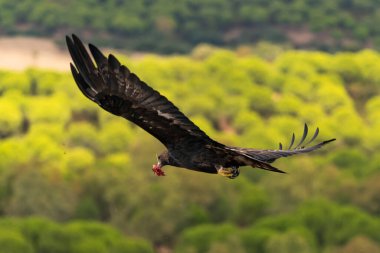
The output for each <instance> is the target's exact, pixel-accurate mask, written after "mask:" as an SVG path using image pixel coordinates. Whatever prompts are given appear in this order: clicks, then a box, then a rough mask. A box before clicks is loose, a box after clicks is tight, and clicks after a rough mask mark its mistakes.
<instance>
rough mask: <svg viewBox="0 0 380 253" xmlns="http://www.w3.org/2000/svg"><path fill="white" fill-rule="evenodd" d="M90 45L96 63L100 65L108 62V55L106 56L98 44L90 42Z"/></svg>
mask: <svg viewBox="0 0 380 253" xmlns="http://www.w3.org/2000/svg"><path fill="white" fill-rule="evenodd" d="M88 47H89V49H90V52H91V54H92V56H93V57H94V59H95V62H96V64H97V65H98V67H99V66H100V65H101V64H103V63H106V62H107V57H105V56H104V54H103V53H102V52H101V51H100V50H99V49H98V48H97V47H96V46H94V45H93V44H91V43H90V44H88Z"/></svg>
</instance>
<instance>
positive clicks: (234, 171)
mask: <svg viewBox="0 0 380 253" xmlns="http://www.w3.org/2000/svg"><path fill="white" fill-rule="evenodd" d="M216 170H217V171H218V174H219V175H221V176H223V177H228V178H230V179H234V178H236V177H237V176H239V174H240V170H239V168H238V167H231V168H224V167H222V166H218V167H217V168H216Z"/></svg>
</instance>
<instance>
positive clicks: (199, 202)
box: [0, 46, 380, 253]
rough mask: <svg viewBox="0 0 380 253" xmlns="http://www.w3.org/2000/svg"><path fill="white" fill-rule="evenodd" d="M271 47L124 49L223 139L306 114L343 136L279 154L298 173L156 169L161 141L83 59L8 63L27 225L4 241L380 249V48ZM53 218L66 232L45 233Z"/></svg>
mask: <svg viewBox="0 0 380 253" xmlns="http://www.w3.org/2000/svg"><path fill="white" fill-rule="evenodd" d="M258 55H265V54H261V53H259V52H256V53H249V52H248V53H247V52H246V53H245V54H242V52H241V51H229V50H224V49H218V48H213V47H209V46H200V47H198V48H196V49H194V50H193V52H192V53H191V54H190V55H188V56H173V57H163V56H156V55H147V56H145V57H142V58H140V59H132V58H129V57H125V56H122V55H118V57H119V58H120V59H122V61H123V62H124V63H125V64H127V65H128V66H129V67H130V69H131V70H132V71H133V72H135V73H137V74H138V75H139V76H140V77H141V79H142V80H144V81H145V82H147V83H148V84H150V85H151V86H152V87H154V88H156V89H158V90H160V92H161V93H162V94H163V95H165V96H167V97H168V98H169V99H170V100H172V101H173V102H174V103H175V104H176V105H178V107H179V108H180V109H181V110H182V111H183V112H184V113H185V114H187V115H188V116H189V117H190V118H191V119H192V120H193V121H194V122H195V123H197V124H198V125H199V126H200V127H201V128H202V129H203V130H205V131H206V132H207V133H208V134H209V135H210V136H211V137H213V138H215V139H216V140H218V141H220V142H223V143H226V144H230V145H236V146H247V147H256V148H272V149H274V148H277V147H278V142H282V143H283V144H284V145H285V146H286V145H287V144H288V143H289V141H290V138H291V134H292V133H293V131H294V132H295V134H296V136H297V137H298V138H300V135H301V134H302V130H303V124H304V123H307V124H309V126H310V127H311V128H313V129H315V128H316V127H320V130H321V131H320V135H321V136H320V137H319V138H320V139H321V140H322V139H328V138H334V137H335V138H337V141H336V142H335V143H333V144H331V145H329V146H328V147H326V148H325V149H323V150H319V151H317V152H315V153H313V154H310V155H300V156H298V157H293V158H288V159H280V160H279V161H278V162H276V166H277V167H278V168H280V169H283V170H285V171H286V172H288V174H287V175H279V174H275V173H270V172H267V171H260V170H258V169H252V168H242V172H241V175H240V176H239V178H238V179H236V180H227V179H225V178H223V177H220V176H217V175H208V174H202V173H194V172H192V171H186V170H182V169H177V168H173V167H170V168H168V169H167V170H166V173H167V176H166V177H156V176H154V174H153V173H152V171H151V166H152V164H153V163H154V162H155V155H154V154H155V153H159V152H160V151H162V149H163V147H162V146H161V144H160V143H158V142H157V141H156V140H155V139H154V138H153V137H151V136H150V135H149V134H147V133H145V132H143V131H142V130H141V129H139V128H137V127H135V126H134V125H133V124H131V123H129V122H127V121H125V120H124V119H122V118H118V117H115V116H113V115H110V114H109V113H107V112H105V111H104V110H102V109H101V108H99V107H98V106H96V105H95V104H94V103H92V102H91V101H88V100H87V99H86V98H85V97H84V96H83V95H82V94H81V93H80V91H79V89H78V88H77V87H76V85H75V83H74V81H73V79H72V77H71V75H70V74H69V73H68V72H67V73H56V72H52V71H44V70H37V69H29V70H26V71H23V72H12V71H0V138H1V140H0V179H1V180H0V213H1V214H2V215H3V218H2V219H0V235H3V234H4V233H5V232H1V231H2V229H3V227H7V229H8V228H9V227H11V228H12V232H11V233H8V234H7V235H6V236H0V238H3V239H1V240H0V248H2V247H3V246H2V245H19V247H22V248H20V249H19V251H13V252H89V249H91V250H90V251H92V249H97V250H98V251H96V252H110V251H109V249H110V248H109V247H111V246H110V245H118V246H115V247H119V248H118V249H120V250H119V251H117V250H116V249H115V251H112V252H151V251H152V250H153V249H152V247H154V248H155V249H156V250H158V249H161V250H162V249H165V248H168V249H171V250H174V251H175V252H181V253H182V252H205V253H212V252H231V249H233V250H234V252H264V253H270V252H334V253H339V252H356V251H355V249H357V248H358V247H359V248H365V249H367V252H379V251H380V238H379V233H378V231H380V220H379V214H380V204H379V203H380V202H379V201H378V192H379V190H380V188H379V184H378V180H380V167H379V156H378V154H377V150H378V148H379V147H380V136H379V133H380V121H379V116H380V115H379V109H380V97H379V95H377V94H379V89H380V69H379V65H378V64H377V63H378V62H379V61H380V54H379V53H376V52H374V51H371V50H364V51H360V52H357V53H337V54H328V53H322V52H305V51H284V52H282V53H279V54H278V55H276V56H273V55H272V56H271V57H270V59H266V58H265V57H262V56H258ZM6 216H15V217H18V218H17V219H9V218H7V217H6ZM35 216H39V217H41V216H42V217H44V219H42V220H41V219H39V218H33V217H35ZM26 217H30V218H26ZM103 223H106V224H107V225H105V224H103ZM41 224H44V225H43V226H44V227H47V228H48V231H52V232H51V233H52V235H56V236H57V237H58V238H63V239H62V240H56V239H54V238H51V237H47V238H46V236H47V235H46V234H44V235H41V234H40V233H42V231H39V230H40V229H38V228H39V227H41V226H42V225H41ZM57 224H64V226H63V227H62V226H61V225H57ZM50 229H51V230H50ZM93 231H95V232H93ZM71 233H74V234H75V235H76V234H78V238H79V239H75V240H78V241H74V242H73V241H70V240H74V239H73V238H72V236H73V235H72V234H71ZM83 233H84V234H91V236H92V237H90V238H88V240H87V239H86V240H84V239H83V240H84V241H80V240H81V239H80V238H85V236H84V235H83V237H82V234H83ZM122 233H123V234H124V235H123V236H122V235H121V234H122ZM110 234H111V235H115V237H112V238H113V239H112V241H110V242H109V241H108V240H110V238H109V235H110ZM95 235H96V236H99V238H102V239H99V240H98V239H94V238H98V237H94V236H95ZM4 238H5V239H4ZM31 238H44V239H43V240H44V243H49V245H50V246H49V249H50V251H43V250H41V248H39V247H42V246H41V244H38V243H36V242H35V241H33V239H31ZM4 240H5V241H4ZM45 240H47V241H45ZM104 240H105V241H104ZM105 242H107V243H106V244H104V243H105ZM66 244H67V245H66ZM20 245H21V246H20ZM42 245H44V244H42ZM68 245H72V247H74V246H75V247H74V248H70V249H69V248H67V247H69V246H68ZM105 245H106V246H105ZM107 245H108V246H107ZM120 245H121V246H120ZM131 245H132V246H131ZM278 245H280V246H278ZM54 247H56V249H57V250H56V251H54V250H53V248H54ZM78 247H79V248H78ZM104 247H106V248H104ZM107 247H108V248H107ZM123 247H125V250H124V248H123ZM128 247H136V248H138V249H141V251H137V250H136V251H133V250H132V251H128V249H127V248H128ZM61 249H63V250H61ZM107 249H108V251H105V250H107ZM280 249H281V250H280ZM60 250H61V251H60ZM350 250H351V251H350ZM9 252H11V251H9ZM93 252H95V251H93Z"/></svg>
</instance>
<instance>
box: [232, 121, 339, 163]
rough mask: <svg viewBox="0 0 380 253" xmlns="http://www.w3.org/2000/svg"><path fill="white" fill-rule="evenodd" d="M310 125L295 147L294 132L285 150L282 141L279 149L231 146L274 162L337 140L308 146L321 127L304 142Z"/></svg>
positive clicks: (263, 159) (238, 150) (251, 155)
mask: <svg viewBox="0 0 380 253" xmlns="http://www.w3.org/2000/svg"><path fill="white" fill-rule="evenodd" d="M308 131H309V130H308V127H307V125H306V124H305V127H304V132H303V135H302V138H301V140H300V141H299V143H298V144H297V145H296V146H295V147H294V148H293V145H294V141H295V135H294V133H293V136H292V139H291V141H290V145H289V147H288V149H286V150H284V149H283V146H282V144H281V143H280V145H279V149H278V150H260V149H252V148H236V147H230V149H231V150H235V151H237V152H239V153H243V154H245V155H246V156H249V157H252V158H254V159H257V160H259V161H263V162H267V163H271V162H274V161H275V160H276V159H278V158H281V157H287V156H292V155H296V154H302V153H308V152H311V151H313V150H316V149H319V148H321V147H322V146H324V145H326V144H327V143H329V142H332V141H335V139H330V140H327V141H323V142H320V143H318V144H316V145H313V146H310V147H307V145H308V144H310V143H312V142H313V141H314V140H315V139H316V138H317V136H318V134H319V128H317V129H316V131H315V133H314V135H313V137H312V138H311V139H310V140H309V141H308V142H307V143H306V144H304V142H305V140H306V137H307V134H308Z"/></svg>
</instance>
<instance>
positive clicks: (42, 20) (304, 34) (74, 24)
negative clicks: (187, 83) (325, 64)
mask: <svg viewBox="0 0 380 253" xmlns="http://www.w3.org/2000/svg"><path fill="white" fill-rule="evenodd" d="M379 7H380V3H379V1H376V0H334V1H330V0H320V1H311V0H277V1H264V0H256V1H252V0H202V1H201V0H180V1H170V0H155V1H153V0H129V1H120V0H107V1H105V0H83V1H75V0H49V1H47V0H22V1H18V2H17V3H16V2H14V1H12V0H1V1H0V33H1V34H3V35H4V34H7V35H15V34H17V35H19V34H24V35H38V36H49V37H56V38H61V37H62V35H64V34H65V33H72V32H75V33H79V34H81V35H82V37H83V36H85V35H87V36H89V35H90V36H91V38H92V41H93V42H96V44H99V43H104V44H103V45H107V46H110V45H112V46H114V47H121V48H128V49H133V50H143V51H155V52H161V53H172V52H188V51H190V50H191V48H193V47H194V45H197V44H199V43H204V42H206V43H209V44H214V45H225V46H238V45H241V44H250V43H252V42H257V41H271V42H274V43H286V44H291V45H293V46H294V47H297V48H314V49H320V50H328V51H336V50H337V49H342V48H343V49H346V50H358V49H360V48H362V47H363V46H365V47H367V46H372V47H374V48H380V29H379V27H378V25H377V24H378V23H379V21H380V12H379V11H378V10H379ZM94 40H95V41H94ZM97 40H98V41H97Z"/></svg>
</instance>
